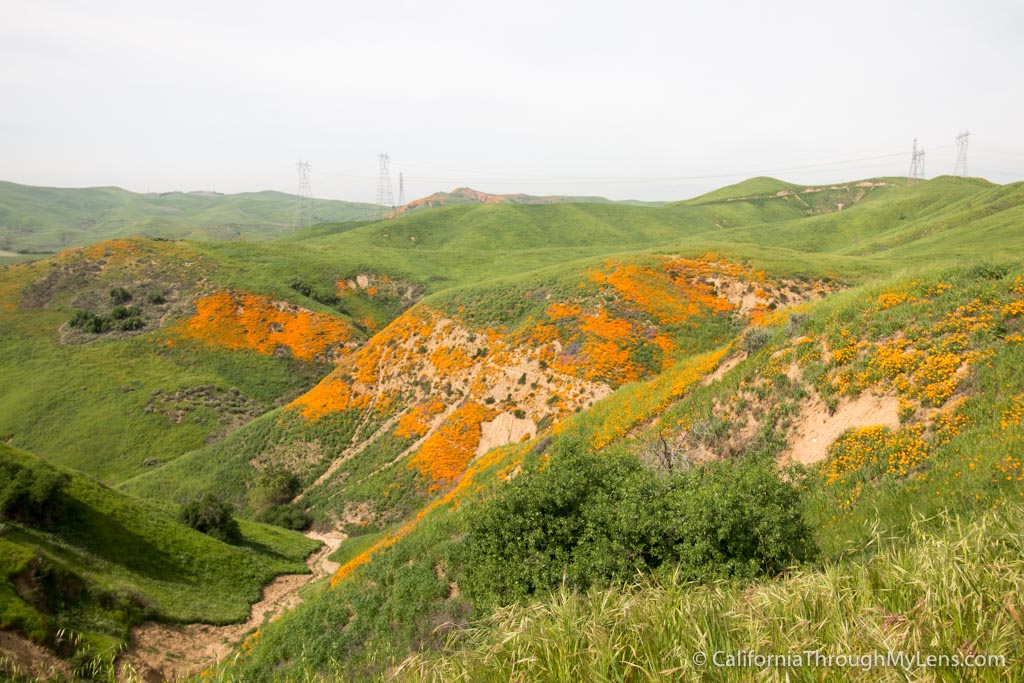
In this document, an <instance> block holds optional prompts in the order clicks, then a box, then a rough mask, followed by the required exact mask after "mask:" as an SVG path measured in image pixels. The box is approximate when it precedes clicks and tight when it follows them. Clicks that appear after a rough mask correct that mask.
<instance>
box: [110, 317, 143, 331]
mask: <svg viewBox="0 0 1024 683" xmlns="http://www.w3.org/2000/svg"><path fill="white" fill-rule="evenodd" d="M145 326H146V324H145V323H144V322H142V318H139V317H137V316H132V317H130V318H125V319H124V320H122V321H120V322H119V323H118V324H117V327H118V329H119V330H121V331H123V332H132V331H134V330H141V329H142V328H143V327H145Z"/></svg>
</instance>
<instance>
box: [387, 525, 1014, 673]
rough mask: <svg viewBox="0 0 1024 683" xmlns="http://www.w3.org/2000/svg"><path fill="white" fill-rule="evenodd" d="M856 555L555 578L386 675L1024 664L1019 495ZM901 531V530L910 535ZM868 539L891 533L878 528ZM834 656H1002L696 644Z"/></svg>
mask: <svg viewBox="0 0 1024 683" xmlns="http://www.w3.org/2000/svg"><path fill="white" fill-rule="evenodd" d="M946 522H947V524H946V525H945V527H944V529H943V531H941V532H940V533H937V534H930V535H922V534H921V533H920V532H919V531H917V530H914V531H912V535H913V536H917V538H916V539H913V540H912V542H910V543H909V544H908V545H906V546H902V545H901V546H893V547H888V548H887V549H885V550H882V551H880V552H878V553H877V554H874V555H872V556H870V557H869V558H868V559H866V560H864V561H862V562H859V563H857V564H852V563H848V564H841V563H835V564H828V565H825V566H824V567H822V568H820V569H809V568H808V569H801V570H799V571H796V572H794V573H793V574H791V575H789V576H788V577H786V578H783V579H781V580H774V581H772V580H763V581H759V582H755V583H727V582H722V583H712V584H705V585H695V584H684V583H679V582H677V581H674V580H672V579H669V580H665V581H661V582H655V581H653V580H652V581H644V582H642V583H639V584H637V585H634V586H632V587H630V588H628V589H626V590H615V589H610V590H602V591H591V592H589V593H587V594H579V593H574V592H570V591H562V592H560V593H558V594H555V595H553V596H551V598H550V599H549V600H548V601H546V602H538V603H533V604H530V605H527V606H511V607H507V608H504V609H502V610H500V611H498V612H497V613H496V614H494V615H493V616H491V617H490V618H488V619H487V620H486V621H484V622H483V623H481V624H479V625H478V626H476V627H475V628H472V629H470V630H469V631H467V632H464V633H463V634H461V636H460V637H458V638H457V639H454V640H452V641H451V642H450V644H449V647H448V650H447V651H446V652H444V653H441V654H423V655H417V656H413V657H411V658H409V659H407V660H406V661H405V662H403V663H402V664H401V666H400V667H398V668H397V669H395V670H394V671H393V672H392V677H393V678H397V679H400V680H413V681H436V680H444V681H651V680H653V681H659V680H708V681H749V680H786V681H821V680H826V679H827V680H882V681H907V680H913V681H919V680H924V681H930V680H938V681H945V680H951V681H952V680H986V681H989V680H991V681H1012V680H1021V678H1022V676H1024V536H1022V531H1024V528H1022V522H1024V508H1021V507H1015V508H1012V509H1009V510H1000V511H992V512H989V513H986V514H985V515H983V516H981V517H980V518H978V519H977V520H976V521H974V522H971V523H967V524H965V523H963V522H961V521H959V520H955V519H948V520H946ZM908 540H909V539H908ZM872 544H876V545H878V546H879V547H881V546H888V545H889V542H888V540H887V539H882V538H877V537H876V538H875V539H874V540H873V541H872ZM808 650H817V651H820V652H822V653H827V654H831V655H841V654H865V653H872V652H883V653H884V652H888V651H900V652H905V653H908V654H911V655H912V654H913V653H915V652H920V653H921V654H922V656H924V655H928V654H936V655H954V654H960V655H969V654H975V653H980V654H992V655H1003V656H1005V658H1006V666H1005V667H1003V668H983V669H971V670H966V669H954V668H944V669H939V668H936V669H912V670H903V669H898V668H881V667H880V668H873V669H871V670H870V671H865V670H863V669H858V668H845V669H841V668H832V669H831V670H825V669H824V668H820V667H818V668H813V667H803V668H795V667H794V668H774V669H773V668H763V669H758V668H731V669H727V668H716V667H714V666H712V665H711V664H707V665H705V666H696V665H695V664H694V663H693V656H694V654H695V653H698V652H703V653H706V654H707V655H708V656H709V657H711V656H712V653H714V652H717V651H721V652H725V653H737V652H742V651H753V652H756V653H760V654H780V653H804V652H805V651H808Z"/></svg>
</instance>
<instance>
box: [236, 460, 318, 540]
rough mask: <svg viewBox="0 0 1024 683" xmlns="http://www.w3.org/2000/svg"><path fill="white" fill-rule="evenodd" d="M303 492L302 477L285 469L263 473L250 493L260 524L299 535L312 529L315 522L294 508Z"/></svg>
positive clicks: (297, 508) (250, 501)
mask: <svg viewBox="0 0 1024 683" xmlns="http://www.w3.org/2000/svg"><path fill="white" fill-rule="evenodd" d="M300 488H301V484H300V483H299V479H298V477H296V476H295V475H294V474H292V473H291V472H289V471H288V470H286V469H284V468H283V467H270V468H268V469H266V470H264V471H263V472H261V473H260V475H259V477H257V478H256V481H255V482H253V485H252V488H251V489H249V505H250V507H252V509H254V510H256V520H257V521H259V522H264V523H266V524H274V525H277V526H281V527H284V528H286V529H293V530H296V531H301V530H303V529H308V528H309V525H310V524H311V523H312V521H313V520H312V518H311V517H310V516H309V514H307V513H306V511H305V510H303V509H301V508H299V507H297V506H295V505H292V504H291V501H292V499H293V498H294V497H295V496H296V495H297V494H298V493H299V490H300Z"/></svg>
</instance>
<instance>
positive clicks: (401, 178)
mask: <svg viewBox="0 0 1024 683" xmlns="http://www.w3.org/2000/svg"><path fill="white" fill-rule="evenodd" d="M398 205H399V206H405V174H404V173H399V174H398Z"/></svg>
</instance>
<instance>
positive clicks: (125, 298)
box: [110, 287, 132, 306]
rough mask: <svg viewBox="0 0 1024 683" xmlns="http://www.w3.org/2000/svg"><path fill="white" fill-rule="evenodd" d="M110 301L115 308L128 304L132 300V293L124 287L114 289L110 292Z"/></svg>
mask: <svg viewBox="0 0 1024 683" xmlns="http://www.w3.org/2000/svg"><path fill="white" fill-rule="evenodd" d="M110 300H111V301H112V302H113V303H114V305H115V306H120V305H122V304H126V303H128V302H129V301H131V300H132V295H131V292H129V291H128V290H127V289H125V288H124V287H114V288H113V289H111V290H110Z"/></svg>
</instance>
